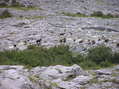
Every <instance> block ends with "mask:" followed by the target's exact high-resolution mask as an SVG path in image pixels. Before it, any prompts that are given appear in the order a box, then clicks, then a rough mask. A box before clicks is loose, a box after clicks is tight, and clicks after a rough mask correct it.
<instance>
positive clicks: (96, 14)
mask: <svg viewBox="0 0 119 89" xmlns="http://www.w3.org/2000/svg"><path fill="white" fill-rule="evenodd" d="M91 16H97V17H103V16H104V14H103V13H102V12H101V11H96V12H93V13H92V14H91Z"/></svg>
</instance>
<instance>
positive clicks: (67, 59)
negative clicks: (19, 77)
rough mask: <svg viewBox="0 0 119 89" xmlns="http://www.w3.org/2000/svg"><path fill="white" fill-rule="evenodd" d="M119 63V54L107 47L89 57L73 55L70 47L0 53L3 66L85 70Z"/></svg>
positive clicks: (62, 46)
mask: <svg viewBox="0 0 119 89" xmlns="http://www.w3.org/2000/svg"><path fill="white" fill-rule="evenodd" d="M112 63H116V64H117V63H119V53H114V55H113V54H112V50H111V49H110V48H108V47H105V46H103V45H102V46H97V47H94V48H92V49H89V52H88V54H87V55H85V54H84V55H82V54H76V55H74V53H72V52H71V51H70V50H69V46H65V45H60V46H55V47H51V48H49V49H47V48H43V47H38V46H34V45H30V46H28V49H26V50H23V51H18V50H11V51H4V52H0V64H1V65H25V66H29V67H35V66H49V65H72V64H78V65H80V66H81V67H83V68H85V69H89V68H94V69H95V68H100V67H108V66H111V65H112Z"/></svg>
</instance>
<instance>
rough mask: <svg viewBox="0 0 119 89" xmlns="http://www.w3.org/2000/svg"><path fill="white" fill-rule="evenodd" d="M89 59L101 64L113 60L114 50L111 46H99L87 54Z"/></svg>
mask: <svg viewBox="0 0 119 89" xmlns="http://www.w3.org/2000/svg"><path fill="white" fill-rule="evenodd" d="M87 59H88V60H91V61H93V62H95V63H96V64H101V63H102V62H105V61H109V62H111V60H112V50H111V49H110V48H109V47H105V46H103V45H102V46H97V47H94V48H92V49H89V52H88V54H87Z"/></svg>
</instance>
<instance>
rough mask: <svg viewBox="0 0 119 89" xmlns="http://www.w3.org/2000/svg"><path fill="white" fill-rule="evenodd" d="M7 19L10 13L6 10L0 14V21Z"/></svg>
mask: <svg viewBox="0 0 119 89" xmlns="http://www.w3.org/2000/svg"><path fill="white" fill-rule="evenodd" d="M8 17H12V15H11V13H9V11H8V10H5V11H3V12H2V14H1V15H0V18H1V19H4V18H8Z"/></svg>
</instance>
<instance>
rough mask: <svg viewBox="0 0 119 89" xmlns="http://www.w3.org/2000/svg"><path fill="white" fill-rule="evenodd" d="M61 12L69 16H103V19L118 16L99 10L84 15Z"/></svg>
mask: <svg viewBox="0 0 119 89" xmlns="http://www.w3.org/2000/svg"><path fill="white" fill-rule="evenodd" d="M62 14H63V15H65V16H71V17H95V18H103V19H110V18H119V16H114V15H112V14H103V13H102V12H101V11H96V12H93V13H92V14H91V15H85V14H82V13H66V12H62Z"/></svg>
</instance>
